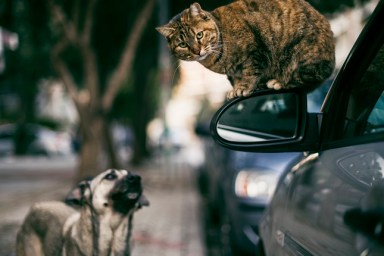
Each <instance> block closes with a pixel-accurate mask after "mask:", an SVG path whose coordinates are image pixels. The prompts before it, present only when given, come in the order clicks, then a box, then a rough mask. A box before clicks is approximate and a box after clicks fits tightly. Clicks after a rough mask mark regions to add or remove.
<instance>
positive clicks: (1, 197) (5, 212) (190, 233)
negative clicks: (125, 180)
mask: <svg viewBox="0 0 384 256" xmlns="http://www.w3.org/2000/svg"><path fill="white" fill-rule="evenodd" d="M170 163H171V164H172V165H169V163H164V162H162V160H159V159H158V160H156V161H152V162H149V163H148V164H146V165H145V166H143V167H141V168H139V169H137V170H133V171H134V172H135V173H137V174H140V175H141V176H142V178H143V183H144V187H145V188H144V193H145V195H146V197H147V198H148V199H149V201H150V206H149V207H146V208H143V209H141V210H140V211H138V212H137V213H136V214H135V217H134V228H133V250H132V255H133V256H147V255H148V256H152V255H156V256H162V255H164V256H203V255H204V254H205V253H204V247H203V241H202V235H201V233H202V230H201V225H200V220H199V212H200V211H199V196H198V194H197V192H196V189H195V177H194V173H193V170H192V169H191V168H190V167H189V166H188V165H187V164H183V163H177V162H174V161H171V162H170ZM175 164H176V165H175ZM0 169H1V168H0ZM73 174H74V172H73V170H61V169H59V170H55V171H47V170H45V171H40V172H37V173H36V172H32V171H31V170H28V171H14V170H12V171H9V172H4V171H3V170H1V172H0V205H1V208H0V255H2V256H14V255H15V253H14V243H15V239H16V233H17V230H18V228H19V226H20V225H21V222H22V221H23V219H24V217H25V215H26V214H27V212H28V209H29V207H30V205H31V204H32V203H33V202H37V201H46V200H61V199H62V198H64V196H65V195H66V194H67V192H68V191H69V189H70V188H71V186H72V177H73Z"/></svg>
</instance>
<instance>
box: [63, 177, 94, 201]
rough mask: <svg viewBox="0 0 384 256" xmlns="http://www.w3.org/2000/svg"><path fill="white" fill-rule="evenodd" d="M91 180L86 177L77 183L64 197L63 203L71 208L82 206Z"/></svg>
mask: <svg viewBox="0 0 384 256" xmlns="http://www.w3.org/2000/svg"><path fill="white" fill-rule="evenodd" d="M91 180H92V178H91V177H88V178H86V179H84V180H83V181H81V182H79V183H78V184H77V185H76V186H75V187H74V188H73V189H72V190H71V191H70V192H69V193H68V194H67V196H66V197H65V203H66V204H68V205H71V206H82V205H84V202H85V200H86V197H87V194H88V192H87V191H88V190H89V189H88V188H89V185H90V183H91Z"/></svg>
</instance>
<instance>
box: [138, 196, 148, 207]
mask: <svg viewBox="0 0 384 256" xmlns="http://www.w3.org/2000/svg"><path fill="white" fill-rule="evenodd" d="M137 204H138V208H139V209H140V208H142V207H143V206H149V200H148V199H147V197H146V196H145V195H144V194H141V196H140V198H139V201H137Z"/></svg>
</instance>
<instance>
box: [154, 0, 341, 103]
mask: <svg viewBox="0 0 384 256" xmlns="http://www.w3.org/2000/svg"><path fill="white" fill-rule="evenodd" d="M156 29H157V31H159V32H160V33H161V34H162V35H163V36H165V38H166V39H167V40H168V46H169V48H170V50H171V52H172V53H173V55H174V56H175V57H176V58H178V59H180V60H185V61H197V62H199V63H200V64H202V65H203V66H204V67H206V68H208V69H210V70H212V71H214V72H216V73H220V74H226V75H227V77H228V80H229V81H230V82H231V84H232V86H233V90H232V91H230V92H229V93H228V94H227V98H228V99H231V98H234V97H241V96H248V95H250V94H251V93H252V92H253V91H255V90H258V89H266V88H271V89H276V90H279V89H282V88H291V87H298V86H301V87H303V88H305V90H307V91H311V90H313V89H315V88H316V87H317V86H318V85H320V84H321V83H322V82H323V81H324V80H326V79H327V78H328V77H329V76H330V75H331V74H332V72H333V70H334V67H335V44H334V39H333V33H332V31H331V28H330V24H329V22H328V20H327V19H326V18H325V17H324V16H322V15H321V14H320V13H319V12H317V11H316V10H315V9H314V8H313V7H312V6H311V5H310V4H309V3H307V2H305V1H304V0H253V1H251V0H238V1H235V2H232V3H230V4H228V5H224V6H221V7H218V8H216V9H214V10H213V11H211V12H209V11H205V10H203V9H202V8H201V6H200V5H199V4H198V3H193V4H191V5H190V7H189V8H188V9H185V10H184V11H182V12H181V13H179V14H178V15H176V16H175V17H173V18H172V19H171V20H170V22H169V23H168V24H166V25H163V26H160V27H157V28H156Z"/></svg>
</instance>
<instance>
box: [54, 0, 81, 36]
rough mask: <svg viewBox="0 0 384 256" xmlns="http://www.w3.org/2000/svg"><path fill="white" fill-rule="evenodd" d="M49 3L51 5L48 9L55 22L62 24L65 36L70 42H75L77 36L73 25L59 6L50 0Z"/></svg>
mask: <svg viewBox="0 0 384 256" xmlns="http://www.w3.org/2000/svg"><path fill="white" fill-rule="evenodd" d="M49 5H50V7H51V8H50V9H51V13H52V18H53V19H54V21H55V22H57V23H58V24H60V25H61V26H62V28H63V31H64V34H65V36H66V37H67V38H68V40H70V41H71V42H72V43H77V42H78V39H79V36H78V33H77V30H76V27H75V25H74V24H73V23H72V22H70V21H69V20H68V19H67V17H66V16H65V13H64V11H63V9H62V8H61V6H59V5H57V4H55V3H54V2H53V1H52V0H51V1H49Z"/></svg>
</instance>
